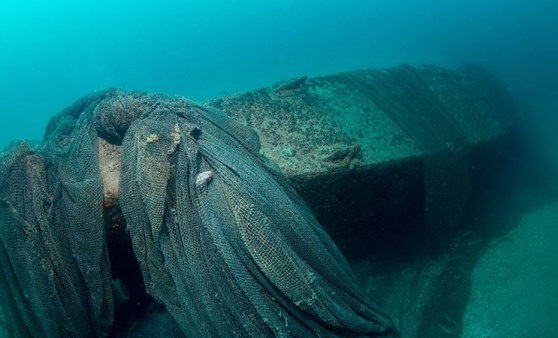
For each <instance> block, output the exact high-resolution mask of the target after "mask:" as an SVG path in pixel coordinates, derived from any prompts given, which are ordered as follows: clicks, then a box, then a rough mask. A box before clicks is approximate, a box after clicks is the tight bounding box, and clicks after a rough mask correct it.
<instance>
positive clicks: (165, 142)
mask: <svg viewBox="0 0 558 338" xmlns="http://www.w3.org/2000/svg"><path fill="white" fill-rule="evenodd" d="M1 163H2V164H1V166H0V288H1V291H0V297H1V298H0V305H1V307H0V319H1V320H2V324H3V326H4V328H5V329H6V330H7V332H8V333H10V334H13V335H14V336H16V335H17V336H29V335H36V336H45V337H58V336H76V337H84V336H106V335H108V334H109V333H110V332H111V326H112V321H113V316H114V314H113V311H114V310H113V309H114V303H115V302H114V301H113V290H112V288H111V277H114V275H115V273H118V272H115V268H114V266H115V263H114V262H115V261H116V260H117V258H116V257H113V254H112V253H111V254H110V255H109V251H110V250H109V249H108V245H107V238H108V240H109V241H110V237H111V234H113V233H115V230H114V229H113V227H118V226H119V225H120V226H122V224H125V227H126V229H125V231H126V234H127V236H128V235H129V237H128V238H129V240H130V242H131V248H132V249H133V256H132V257H134V259H133V260H134V262H130V264H132V263H135V264H137V265H138V266H139V270H140V271H141V276H140V279H142V283H143V284H142V285H144V287H145V290H146V291H147V293H148V294H149V295H151V296H152V297H153V299H154V300H155V301H156V302H157V303H158V304H160V305H161V306H162V307H163V310H162V311H158V312H154V313H153V314H152V315H151V316H148V317H147V318H145V319H143V320H142V321H141V322H140V323H138V324H136V325H134V327H133V329H132V330H131V331H129V334H130V335H134V336H149V335H150V334H158V335H161V334H162V333H164V332H167V334H168V332H171V331H175V332H176V335H178V334H179V333H178V332H180V334H182V335H185V336H188V337H204V336H205V337H219V336H220V337H231V336H237V337H246V336H255V337H262V336H280V337H281V336H282V337H287V336H293V337H302V336H378V335H392V334H395V329H394V327H393V324H392V323H391V321H390V320H389V319H388V318H387V317H385V316H384V315H383V314H381V313H380V312H378V311H377V310H376V309H375V308H374V307H373V306H372V305H370V303H369V302H368V301H367V300H366V299H364V298H363V296H362V295H361V293H360V291H359V289H358V287H357V285H356V283H355V278H354V276H353V274H352V272H351V271H350V268H349V267H348V264H347V262H346V261H345V259H344V258H343V256H342V255H341V253H340V252H339V250H338V248H337V247H336V246H335V244H334V243H333V242H332V240H331V239H330V238H329V237H328V235H327V234H326V233H325V232H324V230H323V229H322V228H321V227H320V225H319V224H318V223H317V222H316V220H315V219H314V216H313V215H312V214H311V212H310V211H309V209H308V208H307V207H306V205H305V204H304V203H303V202H302V201H301V199H300V198H299V197H298V196H297V195H296V193H295V192H294V191H293V190H292V189H291V188H290V187H289V185H288V184H287V182H286V180H285V178H284V177H283V176H282V175H281V174H280V173H279V172H278V171H277V170H276V169H275V168H274V166H273V164H272V163H269V162H268V161H267V160H265V159H264V158H262V157H261V156H260V155H259V139H258V137H257V135H256V134H255V133H254V132H253V131H252V130H251V129H248V128H246V127H244V126H242V125H239V124H237V123H235V122H234V121H233V120H231V119H229V118H228V117H226V116H225V115H224V114H222V113H221V112H218V111H214V110H210V109H209V108H206V107H203V106H200V105H197V104H195V103H193V102H190V101H186V100H184V99H179V98H169V97H163V96H159V95H153V94H144V93H125V92H122V91H117V90H110V91H106V92H103V93H99V94H96V95H93V96H89V97H86V98H84V99H82V100H80V101H78V102H76V103H75V104H74V105H73V106H71V107H70V108H68V109H67V110H65V111H63V112H61V113H60V114H58V115H57V116H56V117H55V118H54V119H53V120H52V121H51V123H50V124H49V126H48V128H47V132H46V135H45V142H44V144H43V145H35V146H32V145H29V144H27V143H19V144H16V145H14V146H12V147H11V148H10V149H8V150H7V151H6V152H5V153H4V154H3V155H2V158H1ZM115 207H117V208H116V210H117V211H118V213H119V214H120V216H119V217H120V218H121V219H122V220H121V221H120V222H113V221H114V219H115V218H118V217H115V216H114V215H112V216H111V215H110V213H107V210H108V209H111V208H115ZM109 256H110V263H109ZM111 265H112V271H111ZM169 330H170V331H169Z"/></svg>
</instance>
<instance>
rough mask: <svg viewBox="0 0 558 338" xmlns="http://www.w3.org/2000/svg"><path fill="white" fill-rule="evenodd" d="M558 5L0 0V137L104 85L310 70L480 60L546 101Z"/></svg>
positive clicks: (196, 91) (211, 87) (231, 85)
mask: <svg viewBox="0 0 558 338" xmlns="http://www.w3.org/2000/svg"><path fill="white" fill-rule="evenodd" d="M557 18H558V1H556V0H538V1H525V0H515V1H514V0H508V1H502V0H491V1H487V0H459V1H458V0H454V1H450V0H431V1H411V0H404V1H396V0H345V1H338V0H319V1H318V0H293V1H287V0H282V1H273V0H267V1H265V0H258V1H256V0H253V1H249V0H236V1H231V0H229V1H224V0H223V1H216V0H204V1H186V0H183V1H154V0H145V1H141V0H136V1H129V0H121V1H114V0H112V1H109V0H101V1H99V0H97V1H89V2H87V3H85V2H84V3H81V4H80V2H79V1H74V0H51V1H39V0H20V1H15V0H13V1H9V0H3V1H2V2H0V117H1V120H0V121H1V124H0V147H3V146H4V145H6V144H7V143H8V142H9V141H10V140H13V139H20V138H32V139H38V138H40V137H42V133H43V130H44V128H45V125H46V123H47V121H48V119H49V118H50V117H51V116H52V115H53V114H55V113H56V112H57V111H59V110H60V109H62V108H64V107H65V106H67V105H69V104H70V103H71V102H73V101H74V100H75V99H77V98H79V97H80V96H82V95H84V94H87V93H90V92H93V91H95V90H100V89H104V88H108V87H120V88H124V89H136V90H146V91H156V92H164V93H168V94H180V95H184V96H187V97H190V98H193V99H196V100H204V99H208V98H211V97H215V96H219V95H224V94H227V93H234V92H239V91H245V90H249V89H254V88H258V87H261V86H267V85H269V84H271V83H273V82H276V81H278V80H281V79H288V78H291V77H294V76H301V75H309V76H316V75H322V74H330V73H336V72H340V71H348V70H355V69H361V68H373V67H387V66H395V65H398V64H400V63H410V64H422V63H429V64H438V65H444V66H450V67H454V66H458V65H459V64H461V63H464V62H477V63H480V64H482V65H484V66H486V67H487V68H488V69H490V70H491V71H492V72H494V73H495V74H496V75H497V76H498V77H499V78H500V79H501V80H502V81H503V82H504V83H505V85H506V87H507V88H509V89H510V90H511V91H512V92H514V93H516V94H518V95H519V96H520V97H522V98H526V99H527V100H528V101H529V102H531V103H532V102H539V101H545V100H547V98H549V97H558V19H557ZM552 102H557V101H556V100H554V101H552ZM552 107H553V108H549V109H551V110H552V109H555V108H556V106H555V105H554V106H552ZM555 113H556V114H558V110H556V109H555Z"/></svg>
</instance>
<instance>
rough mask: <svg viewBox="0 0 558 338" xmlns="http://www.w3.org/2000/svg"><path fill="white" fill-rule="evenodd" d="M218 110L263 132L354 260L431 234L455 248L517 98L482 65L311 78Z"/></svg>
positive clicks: (230, 100)
mask: <svg viewBox="0 0 558 338" xmlns="http://www.w3.org/2000/svg"><path fill="white" fill-rule="evenodd" d="M207 104H208V105H210V106H213V107H216V108H219V109H222V110H224V111H225V112H226V113H228V114H229V115H231V116H232V117H234V118H235V119H237V120H238V121H240V122H241V123H243V124H246V125H248V126H249V127H252V128H254V129H255V130H256V131H257V132H258V134H259V136H260V139H261V145H262V153H263V154H264V155H266V156H267V157H269V158H270V159H271V160H273V161H274V162H275V163H277V164H278V166H279V167H280V169H281V171H282V172H284V173H285V174H286V175H287V176H288V177H289V178H290V179H291V181H292V182H293V183H294V185H295V186H296V187H297V190H298V192H299V193H300V194H301V195H302V196H303V198H304V199H305V200H306V202H307V203H308V204H309V205H310V207H311V208H312V210H313V211H314V212H315V213H316V215H317V217H318V219H319V221H320V222H321V223H322V224H323V225H324V226H325V227H326V229H328V231H329V232H330V234H331V235H332V236H333V237H334V238H335V239H336V241H337V242H338V244H339V245H340V246H341V247H342V248H343V249H344V250H345V253H346V254H348V255H350V256H353V257H356V256H363V255H368V254H371V253H373V252H374V251H373V250H375V249H381V248H383V247H386V246H389V247H392V248H393V243H394V242H397V243H399V246H400V247H402V248H403V247H405V246H406V245H407V244H408V243H407V241H411V240H415V239H416V238H421V237H422V236H428V238H429V240H428V243H424V244H425V245H427V246H431V247H434V248H436V247H439V246H440V245H444V244H445V242H446V241H447V238H448V237H449V235H451V234H452V232H453V230H454V229H455V228H456V227H457V226H458V219H459V216H461V215H462V214H463V213H464V212H465V210H466V208H467V203H468V200H469V197H470V192H471V189H474V188H475V184H476V183H475V182H477V181H480V179H478V177H482V176H483V175H484V174H485V173H494V170H495V169H496V168H495V167H494V165H495V164H497V162H498V160H497V158H498V156H503V154H502V152H503V150H504V149H505V148H506V147H505V145H507V144H508V143H509V142H511V139H512V135H513V132H514V124H513V120H514V117H515V108H514V104H513V102H512V100H511V99H510V97H509V96H508V94H507V93H506V91H505V90H504V88H503V87H502V86H501V85H500V84H499V82H498V81H497V80H496V79H495V78H494V77H493V76H492V75H491V74H490V73H489V72H487V71H485V70H484V69H482V68H480V67H478V66H473V65H469V66H465V67H462V68H460V69H457V70H449V69H446V68H441V67H435V66H421V67H412V66H407V65H403V66H399V67H396V68H389V69H377V70H363V71H356V72H348V73H341V74H337V75H330V76H323V77H316V78H306V77H302V78H298V79H294V80H291V81H285V82H280V83H278V84H276V85H274V86H272V87H270V88H263V89H259V90H254V91H249V92H246V93H242V94H238V95H233V96H229V97H222V98H218V99H215V100H211V101H209V102H207ZM386 243H389V244H388V245H385V244H386ZM371 244H373V245H371Z"/></svg>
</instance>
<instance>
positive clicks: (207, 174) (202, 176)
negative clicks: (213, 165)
mask: <svg viewBox="0 0 558 338" xmlns="http://www.w3.org/2000/svg"><path fill="white" fill-rule="evenodd" d="M212 179H213V171H211V170H207V171H204V172H201V173H199V174H198V176H196V188H200V187H202V186H204V185H207V184H208V183H209V182H210V181H211V180H212Z"/></svg>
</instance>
